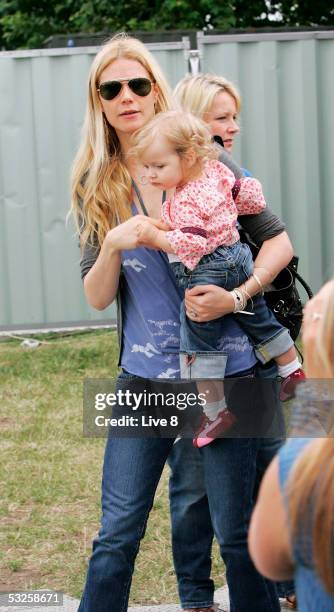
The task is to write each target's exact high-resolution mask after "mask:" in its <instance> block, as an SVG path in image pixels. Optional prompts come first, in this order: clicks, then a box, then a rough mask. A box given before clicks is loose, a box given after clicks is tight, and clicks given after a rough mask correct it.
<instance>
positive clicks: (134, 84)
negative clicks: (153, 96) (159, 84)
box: [129, 78, 152, 96]
mask: <svg viewBox="0 0 334 612" xmlns="http://www.w3.org/2000/svg"><path fill="white" fill-rule="evenodd" d="M129 87H130V89H132V91H133V93H135V94H136V95H137V96H148V94H149V93H150V91H151V89H152V83H151V81H150V80H149V79H144V78H143V79H131V81H129Z"/></svg>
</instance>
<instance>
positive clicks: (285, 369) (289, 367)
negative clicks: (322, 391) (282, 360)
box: [278, 357, 302, 378]
mask: <svg viewBox="0 0 334 612" xmlns="http://www.w3.org/2000/svg"><path fill="white" fill-rule="evenodd" d="M301 367H302V364H301V363H300V361H299V359H298V357H296V359H294V360H293V361H290V363H287V364H286V365H279V366H278V375H279V376H281V378H287V377H288V376H290V374H292V372H295V371H296V370H300V368H301Z"/></svg>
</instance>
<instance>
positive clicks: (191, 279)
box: [130, 111, 304, 447]
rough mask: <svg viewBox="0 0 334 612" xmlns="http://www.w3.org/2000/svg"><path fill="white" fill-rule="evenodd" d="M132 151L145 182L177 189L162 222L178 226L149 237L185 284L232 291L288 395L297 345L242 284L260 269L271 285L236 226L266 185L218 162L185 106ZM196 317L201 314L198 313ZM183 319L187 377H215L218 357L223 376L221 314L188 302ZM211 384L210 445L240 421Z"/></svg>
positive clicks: (203, 431) (261, 203) (159, 120)
mask: <svg viewBox="0 0 334 612" xmlns="http://www.w3.org/2000/svg"><path fill="white" fill-rule="evenodd" d="M130 155H133V156H134V157H136V158H137V159H139V160H140V161H141V162H142V163H143V166H144V168H143V176H142V177H141V180H142V181H148V182H150V183H151V184H152V185H155V186H156V187H158V188H161V189H162V190H170V189H175V193H174V196H173V197H172V198H171V199H168V200H166V201H165V202H164V204H163V210H162V220H163V221H164V222H165V223H166V224H167V225H168V226H169V227H170V230H169V231H164V230H159V229H158V228H156V227H154V226H153V225H152V226H150V227H148V228H147V229H145V234H144V233H142V234H141V238H142V239H143V241H144V242H145V243H146V244H147V243H148V244H150V245H151V246H152V247H153V248H158V249H161V250H163V251H166V252H167V253H168V257H169V261H170V263H171V266H172V269H173V271H174V274H175V277H176V280H177V283H178V285H179V287H181V288H182V289H183V290H186V289H187V288H191V287H194V286H196V285H209V284H214V285H218V286H220V287H223V288H224V289H226V290H228V291H230V293H231V296H232V298H233V301H234V314H235V316H236V317H237V318H238V322H239V324H240V325H241V326H242V328H243V329H244V331H245V332H246V333H247V335H248V336H249V337H250V338H251V340H252V341H253V343H254V347H255V352H256V355H257V357H258V358H259V359H260V361H261V362H262V363H266V362H268V361H270V360H271V359H272V358H275V360H276V363H277V364H278V372H279V375H280V376H281V377H282V378H283V379H284V380H283V384H282V387H281V399H288V398H289V397H290V394H289V393H288V392H287V391H288V387H289V388H291V382H292V383H297V382H298V381H299V380H300V379H303V378H304V374H303V371H302V370H301V368H300V362H299V360H298V358H297V355H296V352H295V348H294V343H293V341H292V339H291V337H290V334H289V332H288V330H287V329H285V328H284V327H282V326H281V325H280V323H278V321H277V320H276V318H275V317H274V315H273V314H272V312H271V311H270V310H269V308H268V307H267V305H266V302H265V300H264V298H263V296H262V295H260V296H256V297H254V298H253V299H251V298H250V296H249V295H248V293H247V289H246V286H245V285H242V284H243V283H245V282H246V281H247V279H248V278H249V277H250V276H251V275H253V277H254V278H255V280H256V282H257V283H258V284H259V287H260V288H261V290H262V289H263V287H262V281H261V279H260V277H259V276H258V274H257V272H256V270H254V271H253V260H252V255H251V251H250V249H249V247H248V245H246V244H243V243H241V242H240V239H239V233H238V230H237V227H236V225H237V217H238V215H244V214H247V215H249V214H257V213H259V212H261V211H262V210H263V209H264V208H265V206H266V203H265V200H264V196H263V193H262V187H261V184H260V183H259V181H258V180H257V179H255V178H251V177H245V178H242V179H239V180H237V181H235V178H234V175H233V173H232V172H231V171H230V170H229V169H228V168H227V167H226V166H225V165H224V164H222V163H221V162H219V161H218V160H217V156H218V154H217V152H216V150H215V148H214V146H213V144H212V141H211V135H210V133H209V131H208V129H207V127H206V125H205V124H204V123H203V122H202V121H201V120H200V119H198V118H197V117H194V116H193V115H191V114H190V113H184V112H181V111H170V112H167V113H160V114H159V115H157V116H156V117H155V118H154V119H153V120H152V121H150V122H149V123H148V124H146V126H145V127H144V128H143V129H141V130H140V131H138V132H136V134H135V135H134V138H133V147H132V149H131V151H130ZM240 285H241V287H240ZM262 293H263V292H262ZM246 307H247V310H246ZM189 315H190V316H191V317H192V318H193V319H195V318H196V312H194V311H192V312H190V313H189ZM180 321H181V333H180V342H181V344H180V369H181V377H182V378H189V377H193V378H204V379H207V378H210V372H209V369H210V363H212V360H213V359H214V360H215V362H216V364H217V362H218V363H220V364H221V368H220V369H221V377H222V378H223V377H224V373H225V367H226V357H225V355H224V353H223V351H221V349H220V347H219V346H218V345H217V339H218V338H220V337H221V334H220V332H219V329H220V323H221V318H219V319H215V320H212V321H208V322H205V323H199V322H198V323H197V322H196V321H194V320H192V319H190V318H188V317H187V315H186V310H185V306H184V302H182V306H181V314H180ZM285 383H286V384H285ZM287 383H289V384H287ZM207 387H208V385H207V384H206V385H205V388H206V390H207V392H208V393H209V395H210V398H209V402H208V403H207V405H206V408H205V418H203V420H202V422H201V425H200V427H199V430H198V431H197V432H196V436H195V439H194V444H195V446H197V447H201V446H204V445H206V444H209V443H210V442H211V441H212V440H213V439H214V438H215V437H218V436H219V435H222V432H223V431H225V430H226V429H227V428H229V427H230V426H231V424H232V423H233V415H231V413H230V412H229V411H228V410H227V407H226V402H225V398H224V395H223V390H222V389H223V388H222V386H221V387H220V389H219V388H217V385H215V386H212V385H210V386H209V390H208V389H207Z"/></svg>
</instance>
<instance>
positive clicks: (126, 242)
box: [106, 215, 169, 251]
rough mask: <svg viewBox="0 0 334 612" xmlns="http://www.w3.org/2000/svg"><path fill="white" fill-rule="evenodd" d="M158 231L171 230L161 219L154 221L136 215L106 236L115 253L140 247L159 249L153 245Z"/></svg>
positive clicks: (144, 216)
mask: <svg viewBox="0 0 334 612" xmlns="http://www.w3.org/2000/svg"><path fill="white" fill-rule="evenodd" d="M156 229H163V230H166V229H169V228H168V226H166V225H165V224H164V223H163V222H162V221H159V219H152V218H151V217H147V216H146V215H135V216H134V217H131V219H128V221H124V223H121V224H120V225H117V227H114V228H113V229H111V230H110V231H109V232H108V234H107V236H106V241H107V243H108V245H109V246H110V248H111V249H113V250H115V251H122V250H124V249H135V248H137V247H139V246H147V247H150V248H158V247H154V246H153V244H152V240H153V237H154V235H155V230H156ZM152 230H153V231H152Z"/></svg>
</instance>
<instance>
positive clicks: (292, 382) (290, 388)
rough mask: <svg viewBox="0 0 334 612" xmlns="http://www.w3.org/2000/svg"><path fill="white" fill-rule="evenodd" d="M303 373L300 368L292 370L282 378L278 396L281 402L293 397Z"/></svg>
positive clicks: (303, 378)
mask: <svg viewBox="0 0 334 612" xmlns="http://www.w3.org/2000/svg"><path fill="white" fill-rule="evenodd" d="M305 378H306V377H305V374H304V372H303V370H301V369H300V368H299V369H298V370H295V372H292V374H290V375H289V376H287V378H284V380H283V381H282V384H281V389H280V392H279V398H280V400H281V402H286V401H287V400H289V399H292V398H293V397H295V392H296V387H297V385H298V384H299V383H300V382H301V381H302V380H305Z"/></svg>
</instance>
